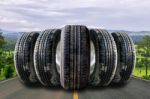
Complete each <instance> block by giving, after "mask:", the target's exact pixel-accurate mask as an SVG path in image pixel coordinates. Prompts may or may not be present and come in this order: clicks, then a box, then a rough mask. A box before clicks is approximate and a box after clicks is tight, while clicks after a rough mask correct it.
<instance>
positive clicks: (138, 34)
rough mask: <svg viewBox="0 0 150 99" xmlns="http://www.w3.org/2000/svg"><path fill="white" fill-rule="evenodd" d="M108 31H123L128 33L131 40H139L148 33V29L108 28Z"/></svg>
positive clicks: (149, 32) (149, 33)
mask: <svg viewBox="0 0 150 99" xmlns="http://www.w3.org/2000/svg"><path fill="white" fill-rule="evenodd" d="M108 31H109V32H110V33H112V32H123V33H127V34H128V35H130V36H131V37H132V39H133V41H134V42H135V43H136V42H139V41H141V40H142V39H143V37H144V36H145V35H150V31H125V30H108Z"/></svg>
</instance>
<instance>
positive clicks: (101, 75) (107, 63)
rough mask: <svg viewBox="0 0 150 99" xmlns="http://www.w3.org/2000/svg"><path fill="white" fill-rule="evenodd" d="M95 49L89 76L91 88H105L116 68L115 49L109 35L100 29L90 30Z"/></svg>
mask: <svg viewBox="0 0 150 99" xmlns="http://www.w3.org/2000/svg"><path fill="white" fill-rule="evenodd" d="M90 37H91V41H92V42H93V44H94V47H95V55H96V56H95V58H96V59H95V60H96V62H95V67H94V71H93V73H92V74H91V75H90V82H89V84H90V85H92V86H107V85H108V84H110V82H111V81H112V79H113V77H114V74H115V71H116V67H117V48H116V44H115V41H114V39H113V37H112V36H111V34H109V33H108V32H107V31H106V30H102V29H90Z"/></svg>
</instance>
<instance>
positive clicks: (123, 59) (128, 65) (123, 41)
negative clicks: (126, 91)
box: [112, 32, 136, 83]
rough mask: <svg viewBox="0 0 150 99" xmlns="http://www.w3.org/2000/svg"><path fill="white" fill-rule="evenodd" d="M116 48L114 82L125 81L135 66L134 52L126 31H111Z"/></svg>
mask: <svg viewBox="0 0 150 99" xmlns="http://www.w3.org/2000/svg"><path fill="white" fill-rule="evenodd" d="M112 36H113V37H114V40H115V42H116V45H117V50H118V62H117V71H116V74H115V77H114V80H113V82H114V83H126V82H127V81H128V80H129V79H130V78H131V75H132V72H133V70H134V67H135V61H136V58H135V57H136V52H135V48H134V43H133V41H132V39H131V38H130V37H129V36H128V34H126V33H120V32H116V33H112Z"/></svg>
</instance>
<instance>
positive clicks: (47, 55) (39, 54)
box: [34, 29, 61, 87]
mask: <svg viewBox="0 0 150 99" xmlns="http://www.w3.org/2000/svg"><path fill="white" fill-rule="evenodd" d="M60 33H61V30H60V29H49V30H45V31H43V32H42V33H41V35H40V36H39V37H38V39H37V41H36V44H35V49H34V64H35V65H34V67H35V70H36V74H37V77H38V79H39V81H40V82H41V84H42V85H44V86H48V87H51V86H59V85H60V79H59V78H60V75H59V73H58V71H57V68H56V61H55V59H56V47H57V44H58V42H59V41H60Z"/></svg>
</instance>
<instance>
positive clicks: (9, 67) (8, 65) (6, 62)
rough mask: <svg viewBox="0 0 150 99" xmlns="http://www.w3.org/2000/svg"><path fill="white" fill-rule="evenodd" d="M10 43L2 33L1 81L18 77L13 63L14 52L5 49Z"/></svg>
mask: <svg viewBox="0 0 150 99" xmlns="http://www.w3.org/2000/svg"><path fill="white" fill-rule="evenodd" d="M7 44H8V42H7V41H5V38H4V37H3V36H2V33H0V80H4V79H7V78H11V77H14V76H16V72H15V68H14V63H13V50H11V49H6V48H4V46H5V45H7Z"/></svg>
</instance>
